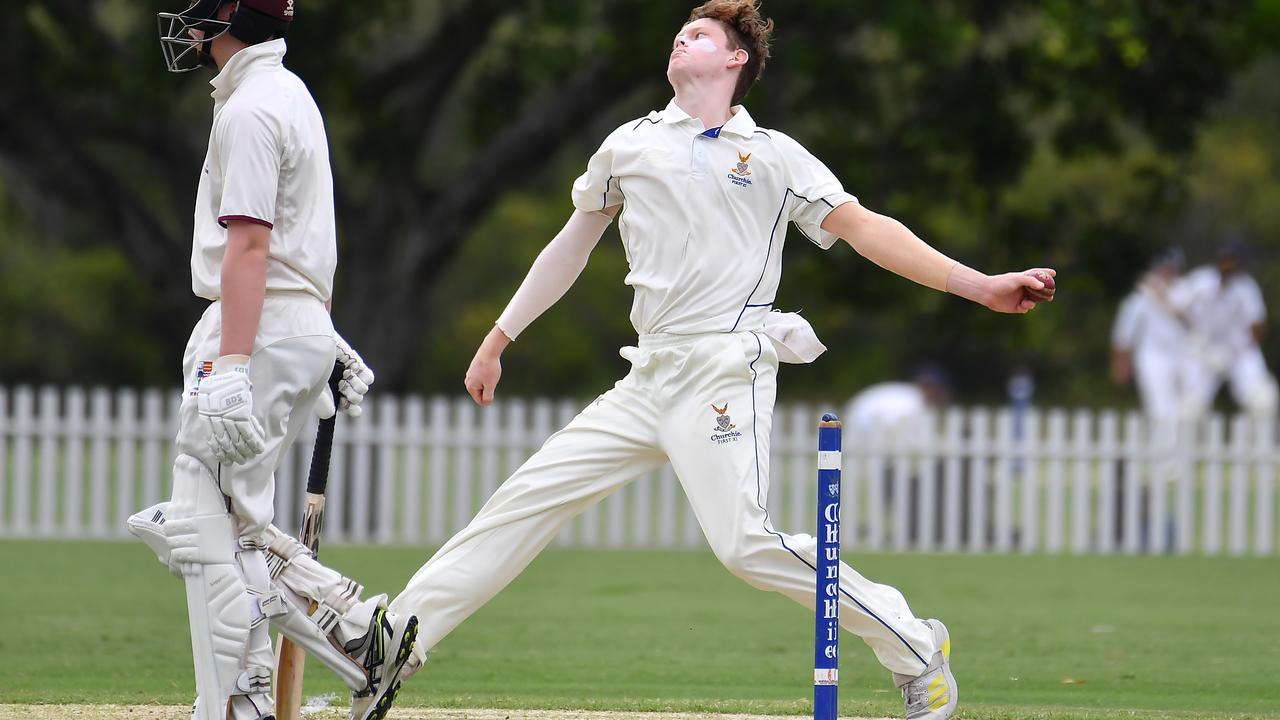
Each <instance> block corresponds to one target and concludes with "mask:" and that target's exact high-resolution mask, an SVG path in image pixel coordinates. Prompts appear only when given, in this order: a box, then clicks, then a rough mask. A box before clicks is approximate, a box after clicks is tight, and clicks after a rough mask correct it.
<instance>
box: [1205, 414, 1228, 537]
mask: <svg viewBox="0 0 1280 720" xmlns="http://www.w3.org/2000/svg"><path fill="white" fill-rule="evenodd" d="M1225 430H1226V425H1225V423H1224V422H1223V420H1222V416H1221V415H1217V414H1214V415H1212V416H1211V417H1210V418H1209V428H1208V431H1209V441H1208V443H1207V444H1206V446H1205V453H1204V462H1205V469H1204V495H1203V502H1202V503H1201V507H1202V508H1203V512H1204V520H1203V521H1202V524H1201V527H1202V528H1203V535H1202V537H1201V544H1200V548H1201V550H1202V551H1203V552H1204V553H1205V554H1206V555H1217V554H1218V553H1219V552H1221V551H1222V461H1223V457H1222V454H1223V453H1222V448H1223V444H1224V438H1223V434H1224V431H1225Z"/></svg>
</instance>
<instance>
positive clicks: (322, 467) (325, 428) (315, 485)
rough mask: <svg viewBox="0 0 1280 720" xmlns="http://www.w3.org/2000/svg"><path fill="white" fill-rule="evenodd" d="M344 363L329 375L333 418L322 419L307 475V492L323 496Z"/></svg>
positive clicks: (326, 484) (336, 365)
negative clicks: (339, 383)
mask: <svg viewBox="0 0 1280 720" xmlns="http://www.w3.org/2000/svg"><path fill="white" fill-rule="evenodd" d="M344 369H345V368H344V367H343V365H342V363H340V362H339V363H334V364H333V373H332V374H330V375H329V392H331V393H333V407H334V412H333V416H332V417H327V418H322V419H321V420H320V427H319V428H317V429H316V448H315V450H314V451H313V452H312V453H311V472H309V473H307V492H309V493H311V494H312V495H323V494H324V491H325V489H326V488H327V487H328V485H329V456H330V454H332V452H333V426H334V425H335V424H337V422H338V381H339V380H341V379H342V371H343V370H344Z"/></svg>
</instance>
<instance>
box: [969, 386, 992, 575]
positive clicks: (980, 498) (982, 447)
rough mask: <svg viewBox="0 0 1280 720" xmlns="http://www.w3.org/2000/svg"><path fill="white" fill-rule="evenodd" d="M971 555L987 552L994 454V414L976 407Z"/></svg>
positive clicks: (972, 421) (971, 444)
mask: <svg viewBox="0 0 1280 720" xmlns="http://www.w3.org/2000/svg"><path fill="white" fill-rule="evenodd" d="M969 428H970V429H969V452H970V472H969V552H985V551H986V550H987V470H988V468H989V463H990V453H991V443H990V438H991V414H990V413H989V412H988V411H987V409H986V408H975V409H974V410H973V414H972V415H970V417H969Z"/></svg>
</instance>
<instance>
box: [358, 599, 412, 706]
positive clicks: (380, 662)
mask: <svg viewBox="0 0 1280 720" xmlns="http://www.w3.org/2000/svg"><path fill="white" fill-rule="evenodd" d="M417 639H418V616H417V615H396V614H395V613H390V612H387V611H386V610H385V609H383V608H378V609H377V610H375V611H374V613H373V618H372V619H371V620H370V621H369V632H368V633H366V634H365V636H364V637H362V638H360V639H359V640H353V641H351V642H349V643H347V647H346V648H344V649H345V650H346V652H347V654H349V655H350V656H351V657H353V658H356V659H357V660H359V661H360V662H361V663H363V664H364V668H365V672H366V673H368V675H369V686H368V687H367V688H365V689H364V690H363V691H361V692H358V693H355V694H354V695H352V696H351V715H350V717H351V719H352V720H382V719H383V718H384V717H386V715H387V711H389V710H390V709H391V703H393V702H395V699H396V692H397V691H399V690H400V681H401V677H400V671H401V670H402V669H403V668H404V666H405V663H407V662H408V661H409V658H411V657H413V643H414V641H416V640H417ZM357 706H359V707H357Z"/></svg>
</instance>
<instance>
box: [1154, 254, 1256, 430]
mask: <svg viewBox="0 0 1280 720" xmlns="http://www.w3.org/2000/svg"><path fill="white" fill-rule="evenodd" d="M1246 254H1247V253H1246V249H1245V246H1244V244H1243V243H1242V242H1241V241H1239V240H1232V241H1229V242H1227V243H1225V244H1224V245H1223V246H1222V247H1221V248H1220V249H1219V250H1218V259H1217V263H1216V264H1214V265H1204V266H1201V267H1198V268H1196V269H1195V270H1192V271H1191V272H1189V273H1187V276H1186V278H1184V279H1183V280H1182V282H1181V287H1179V288H1178V290H1177V292H1176V293H1175V301H1176V302H1177V303H1178V304H1179V305H1180V306H1181V307H1182V308H1183V312H1185V313H1186V315H1187V317H1188V318H1189V320H1190V323H1191V333H1192V349H1193V352H1194V354H1195V355H1194V363H1193V364H1192V368H1193V369H1192V375H1191V378H1192V380H1191V386H1190V389H1189V396H1188V402H1189V410H1190V412H1191V413H1192V414H1194V415H1197V416H1199V415H1202V414H1204V413H1206V412H1208V411H1209V409H1210V408H1211V407H1212V405H1213V399H1214V397H1215V396H1216V395H1217V394H1218V389H1219V388H1221V387H1222V384H1223V382H1228V383H1229V384H1230V386H1231V395H1232V397H1233V398H1234V399H1235V401H1236V403H1237V404H1239V406H1240V407H1241V408H1242V409H1243V410H1244V411H1245V412H1248V413H1251V414H1254V415H1273V414H1274V413H1275V412H1276V401H1277V390H1276V381H1275V378H1274V377H1273V376H1272V375H1271V373H1270V372H1269V371H1268V370H1267V363H1266V360H1265V359H1264V358H1263V356H1262V348H1261V347H1260V346H1259V345H1258V341H1259V340H1261V339H1262V336H1263V333H1264V332H1265V330H1266V319H1267V308H1266V304H1265V302H1264V301H1263V299H1262V290H1261V289H1260V288H1259V287H1258V283H1257V282H1256V281H1254V279H1253V278H1252V277H1250V276H1249V274H1248V273H1246V272H1245V271H1244V269H1243V267H1241V266H1242V265H1243V264H1244V261H1245V257H1246Z"/></svg>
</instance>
